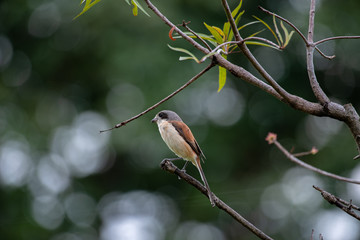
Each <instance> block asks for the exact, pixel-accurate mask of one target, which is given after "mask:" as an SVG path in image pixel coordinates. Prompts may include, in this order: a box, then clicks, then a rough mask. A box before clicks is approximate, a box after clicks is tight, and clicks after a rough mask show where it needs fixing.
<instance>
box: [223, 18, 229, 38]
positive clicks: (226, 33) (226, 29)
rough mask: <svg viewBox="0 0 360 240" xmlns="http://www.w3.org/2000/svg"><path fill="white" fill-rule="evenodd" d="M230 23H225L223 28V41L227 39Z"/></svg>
mask: <svg viewBox="0 0 360 240" xmlns="http://www.w3.org/2000/svg"><path fill="white" fill-rule="evenodd" d="M229 31H230V23H229V22H226V23H224V26H223V33H224V34H225V41H228V39H229Z"/></svg>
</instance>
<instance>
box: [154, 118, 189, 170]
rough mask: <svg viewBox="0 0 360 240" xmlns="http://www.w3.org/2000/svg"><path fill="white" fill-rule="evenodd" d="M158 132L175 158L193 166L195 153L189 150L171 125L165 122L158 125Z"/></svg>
mask: <svg viewBox="0 0 360 240" xmlns="http://www.w3.org/2000/svg"><path fill="white" fill-rule="evenodd" d="M159 131H160V135H161V137H162V139H163V140H164V142H165V143H166V145H167V146H168V147H169V148H170V150H171V151H173V152H174V153H175V154H176V155H177V156H179V157H181V158H183V159H185V160H188V161H191V162H193V164H195V159H196V153H195V152H194V151H193V150H192V149H191V147H190V146H189V144H188V143H187V142H186V141H185V140H184V139H183V137H182V136H180V134H179V133H178V131H177V130H176V129H175V127H174V126H173V125H172V124H171V123H169V122H167V121H162V122H161V123H159Z"/></svg>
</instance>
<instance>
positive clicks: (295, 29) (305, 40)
mask: <svg viewBox="0 0 360 240" xmlns="http://www.w3.org/2000/svg"><path fill="white" fill-rule="evenodd" d="M258 7H259V9H260V10H261V11H263V12H265V13H267V14H269V15H272V16H274V17H276V18H278V19H280V20H281V21H283V22H285V23H287V24H288V25H289V26H290V27H292V28H293V29H294V31H295V32H297V34H299V36H300V37H301V38H302V40H303V41H304V43H305V45H306V46H308V45H309V42H308V40H307V39H306V37H305V36H304V34H302V32H301V31H300V30H299V29H298V28H297V27H296V26H295V25H294V24H293V23H292V22H290V21H289V20H287V19H286V18H284V17H281V16H279V15H277V14H276V13H273V12H270V11H269V10H267V9H265V8H263V7H261V6H258ZM314 45H315V50H316V51H318V52H319V53H320V55H321V56H323V57H324V58H327V59H329V60H331V59H333V58H334V57H335V55H333V56H328V55H326V54H324V53H323V52H322V51H321V50H320V49H319V48H318V47H317V46H316V45H317V44H316V43H315V44H314Z"/></svg>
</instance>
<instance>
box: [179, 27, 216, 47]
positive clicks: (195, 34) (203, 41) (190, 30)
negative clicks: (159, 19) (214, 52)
mask: <svg viewBox="0 0 360 240" xmlns="http://www.w3.org/2000/svg"><path fill="white" fill-rule="evenodd" d="M189 23H190V22H185V21H183V22H182V25H181V26H183V27H184V28H186V30H188V31H189V32H191V33H192V34H194V36H195V37H197V39H199V40H200V41H201V42H202V43H203V44H204V45H205V47H206V48H207V49H208V50H209V51H211V47H210V46H209V44H207V42H206V41H205V40H204V39H202V38H201V37H200V36H199V35H198V34H197V33H196V32H194V31H193V30H192V29H191V28H189V26H188V24H189Z"/></svg>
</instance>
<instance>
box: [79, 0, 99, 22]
mask: <svg viewBox="0 0 360 240" xmlns="http://www.w3.org/2000/svg"><path fill="white" fill-rule="evenodd" d="M100 1H101V0H86V1H85V6H84V8H83V10H82V11H81V12H80V13H79V14H78V15H77V16H76V17H74V18H73V20H75V19H76V18H78V17H80V16H81V15H82V14H84V13H85V12H87V11H88V10H89V9H90V8H91V7H93V6H94V5H95V4H97V3H98V2H100ZM83 2H84V1H82V2H81V3H80V5H81V4H82V3H83Z"/></svg>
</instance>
